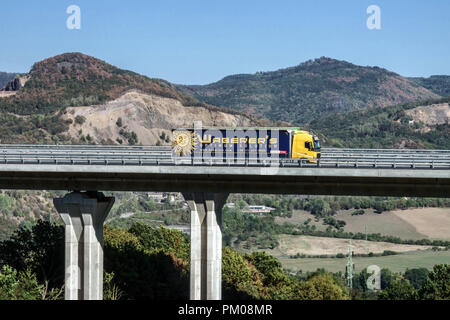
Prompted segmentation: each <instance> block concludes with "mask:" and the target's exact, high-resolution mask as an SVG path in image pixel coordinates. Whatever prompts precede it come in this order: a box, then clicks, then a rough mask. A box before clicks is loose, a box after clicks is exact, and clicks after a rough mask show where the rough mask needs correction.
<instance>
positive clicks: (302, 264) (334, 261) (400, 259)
mask: <svg viewBox="0 0 450 320" xmlns="http://www.w3.org/2000/svg"><path fill="white" fill-rule="evenodd" d="M279 260H280V262H281V264H282V265H283V268H285V269H289V270H292V271H299V270H302V271H304V272H305V271H315V270H317V269H318V268H324V269H326V270H327V271H331V272H338V271H342V272H345V265H346V263H347V259H346V258H341V259H338V258H298V259H289V258H279ZM353 263H354V264H355V271H356V272H360V271H361V270H363V269H365V268H366V267H367V266H369V265H377V266H379V267H380V268H389V269H390V270H391V271H393V272H404V271H405V270H406V269H412V268H428V269H431V268H432V267H433V266H434V265H436V264H441V263H445V264H450V251H437V252H434V251H421V252H417V251H415V252H410V253H403V254H398V255H393V256H381V257H371V258H363V257H354V258H353Z"/></svg>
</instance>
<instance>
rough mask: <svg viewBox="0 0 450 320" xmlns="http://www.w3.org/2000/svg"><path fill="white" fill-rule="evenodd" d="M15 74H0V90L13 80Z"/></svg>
mask: <svg viewBox="0 0 450 320" xmlns="http://www.w3.org/2000/svg"><path fill="white" fill-rule="evenodd" d="M15 76H16V74H15V73H8V72H0V89H1V88H3V87H4V86H5V85H6V84H7V83H8V82H9V81H10V80H12V79H14V77H15Z"/></svg>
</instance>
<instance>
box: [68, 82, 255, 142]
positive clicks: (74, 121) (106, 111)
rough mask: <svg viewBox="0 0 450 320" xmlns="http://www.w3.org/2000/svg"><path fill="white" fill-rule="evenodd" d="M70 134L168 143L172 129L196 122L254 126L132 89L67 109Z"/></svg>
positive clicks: (94, 138)
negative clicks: (86, 104) (94, 104)
mask: <svg viewBox="0 0 450 320" xmlns="http://www.w3.org/2000/svg"><path fill="white" fill-rule="evenodd" d="M63 119H64V120H65V122H68V123H70V124H69V130H68V134H69V135H70V136H71V137H73V138H76V139H79V140H81V141H82V142H86V141H87V142H90V143H97V144H99V143H102V144H105V143H106V144H114V143H120V144H122V143H129V144H136V143H142V144H143V145H155V144H161V145H164V144H168V143H169V137H170V134H171V129H172V128H185V127H190V126H192V124H193V120H200V121H202V123H203V125H205V126H227V127H228V126H231V127H233V126H251V125H253V124H255V122H254V121H253V120H252V119H250V118H249V117H247V116H244V115H239V114H234V115H233V114H230V113H226V112H222V111H217V110H211V109H207V108H205V107H186V106H183V105H182V103H181V102H180V101H179V100H176V99H173V98H166V97H161V96H158V95H155V94H147V93H142V92H140V91H137V90H131V91H129V92H127V93H125V94H123V95H122V96H120V97H119V98H117V99H115V100H113V101H110V102H107V103H105V104H102V105H98V106H88V107H68V108H67V109H66V112H65V113H64V115H63Z"/></svg>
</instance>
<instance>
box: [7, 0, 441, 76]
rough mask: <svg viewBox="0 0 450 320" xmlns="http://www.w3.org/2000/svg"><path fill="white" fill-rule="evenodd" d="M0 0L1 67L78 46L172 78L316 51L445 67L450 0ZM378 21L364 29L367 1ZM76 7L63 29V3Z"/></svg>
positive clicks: (291, 59) (367, 61)
mask: <svg viewBox="0 0 450 320" xmlns="http://www.w3.org/2000/svg"><path fill="white" fill-rule="evenodd" d="M18 3H19V2H17V1H3V3H2V5H1V8H0V34H1V35H2V36H1V40H0V71H10V72H28V70H29V69H30V67H31V66H32V64H33V63H34V62H36V61H40V60H42V59H45V58H48V57H51V56H54V55H57V54H60V53H64V52H75V51H76V52H83V53H85V54H88V55H92V56H94V57H97V58H100V59H102V60H105V61H106V62H109V63H111V64H113V65H115V66H118V67H120V68H124V69H129V70H133V71H135V72H138V73H141V74H144V75H147V76H150V77H155V78H162V79H166V80H168V81H171V82H174V83H184V84H206V83H211V82H214V81H218V80H220V79H221V78H223V77H224V76H227V75H230V74H236V73H255V72H257V71H271V70H276V69H279V68H285V67H290V66H294V65H297V64H299V63H301V62H304V61H306V60H309V59H314V58H318V57H320V56H327V57H332V58H336V59H340V60H346V61H349V62H352V63H355V64H358V65H364V66H366V65H370V66H374V65H377V66H380V67H383V68H386V69H389V70H392V71H394V72H397V73H399V74H401V75H404V76H430V75H433V74H450V58H449V57H450V32H449V30H450V18H449V14H450V1H448V0H433V1H419V0H417V1H416V0H414V1H412V0H408V1H406V0H395V1H392V0H371V1H366V0H345V1H336V0H330V1H320V0H315V1H313V0H310V1H301V0H292V1H291V0H289V1H288V0H279V1H273V0H271V1H266V0H240V1H236V0H226V1H225V0H222V1H215V0H208V1H205V0H189V1H175V0H160V1H153V0H142V1H141V0H128V1H111V0H110V1H107V0H94V1H93V0H91V1H88V0H70V1H66V0H40V1H34V0H29V1H20V4H18ZM372 4H374V5H378V6H379V7H380V9H381V29H380V30H369V29H368V28H367V27H366V20H367V19H368V17H369V14H367V13H366V9H367V7H368V6H369V5H372ZM70 5H78V6H79V7H80V9H81V29H80V30H69V29H68V28H67V27H66V20H67V18H68V17H69V14H67V13H66V9H67V7H68V6H70Z"/></svg>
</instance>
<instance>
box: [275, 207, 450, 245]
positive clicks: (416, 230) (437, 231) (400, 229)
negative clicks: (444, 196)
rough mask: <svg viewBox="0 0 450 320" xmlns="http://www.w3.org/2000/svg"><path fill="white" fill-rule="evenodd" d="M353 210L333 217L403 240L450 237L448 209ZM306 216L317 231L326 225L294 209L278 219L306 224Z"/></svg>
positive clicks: (361, 229)
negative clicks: (378, 211)
mask: <svg viewBox="0 0 450 320" xmlns="http://www.w3.org/2000/svg"><path fill="white" fill-rule="evenodd" d="M353 211H354V209H352V210H341V211H339V212H338V213H337V214H336V215H334V216H333V217H334V218H335V219H337V220H343V221H345V223H346V225H345V227H344V231H347V232H353V233H358V232H361V233H364V232H365V227H366V226H367V232H368V233H380V234H382V235H386V236H396V237H400V238H402V239H404V240H421V239H441V240H450V209H449V208H420V209H407V210H395V211H390V212H383V213H381V214H378V213H375V212H374V211H373V209H366V210H365V211H366V213H365V214H363V215H354V216H352V215H351V213H352V212H353ZM307 219H311V222H310V223H309V224H310V225H314V226H316V229H317V230H325V229H326V228H327V225H325V224H324V223H323V222H322V221H315V220H314V216H313V215H312V214H310V213H309V212H306V211H303V210H294V211H293V213H292V217H291V218H280V217H276V218H275V222H276V223H280V224H283V223H284V222H290V223H293V224H303V223H304V222H305V221H306V220H307Z"/></svg>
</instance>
